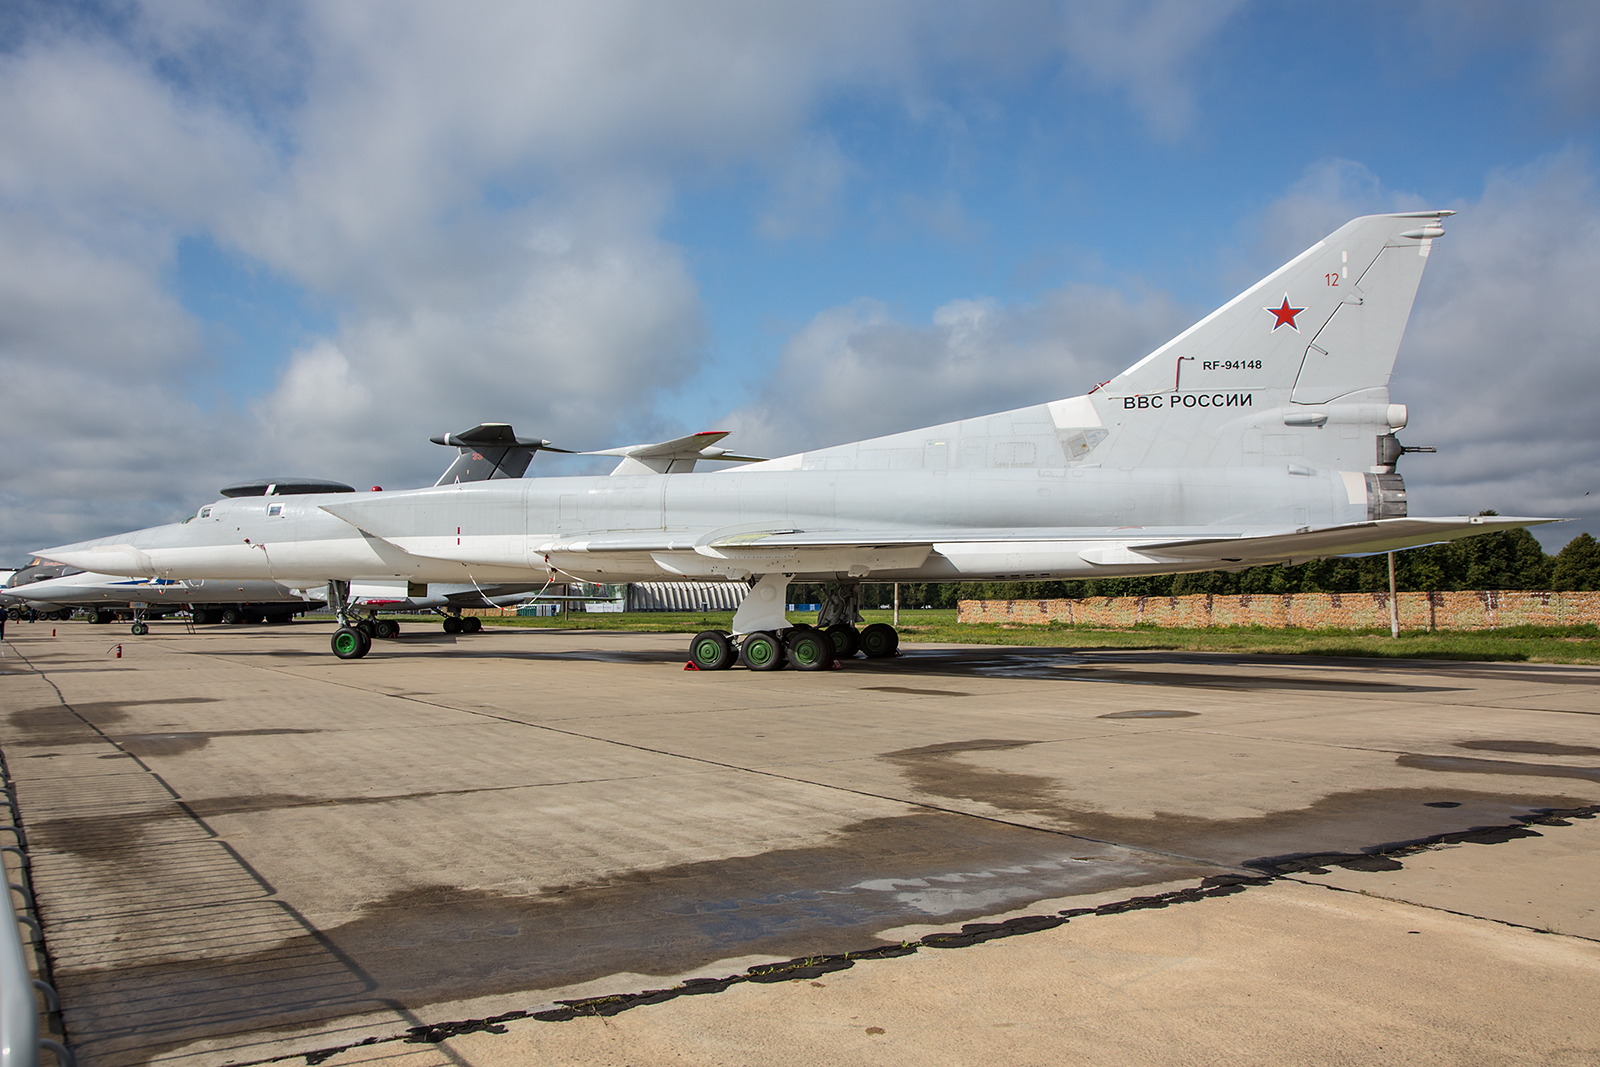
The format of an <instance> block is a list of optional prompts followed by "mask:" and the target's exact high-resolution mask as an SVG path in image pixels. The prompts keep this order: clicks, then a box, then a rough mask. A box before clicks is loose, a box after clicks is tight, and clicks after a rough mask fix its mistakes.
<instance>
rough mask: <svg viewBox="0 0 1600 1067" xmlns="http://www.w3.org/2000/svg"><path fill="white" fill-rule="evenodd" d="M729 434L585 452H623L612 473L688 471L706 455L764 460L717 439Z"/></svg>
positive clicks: (707, 433)
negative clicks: (735, 450) (723, 445)
mask: <svg viewBox="0 0 1600 1067" xmlns="http://www.w3.org/2000/svg"><path fill="white" fill-rule="evenodd" d="M726 436H728V431H727V430H701V431H700V432H699V433H692V434H690V435H689V436H687V437H675V438H673V439H672V440H670V441H656V442H654V443H652V444H641V445H623V446H622V447H620V448H602V449H598V450H596V451H594V452H583V453H580V455H585V456H621V457H622V462H621V463H619V464H617V467H616V469H615V470H613V471H612V472H611V473H612V474H688V473H689V472H690V471H692V470H694V465H695V464H696V463H698V462H699V461H700V460H702V459H715V460H721V461H723V462H726V463H761V462H764V460H763V459H762V458H761V457H760V456H741V455H738V454H736V453H733V452H730V451H728V450H727V449H725V448H719V447H717V442H718V441H721V440H722V439H723V438H724V437H726Z"/></svg>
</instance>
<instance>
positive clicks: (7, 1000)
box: [0, 877, 39, 1067]
mask: <svg viewBox="0 0 1600 1067" xmlns="http://www.w3.org/2000/svg"><path fill="white" fill-rule="evenodd" d="M6 881H7V883H8V884H7V886H6V891H5V897H6V908H5V911H4V912H3V913H0V1067H39V1003H38V1001H36V1000H35V999H34V996H33V979H32V978H31V977H30V976H29V974H28V959H27V957H26V956H25V955H24V954H23V952H24V950H23V947H22V934H21V933H20V932H19V926H18V923H17V911H16V908H15V907H14V906H13V905H12V903H11V894H12V892H13V890H12V888H11V886H10V884H9V882H10V879H9V877H8V878H7V879H6Z"/></svg>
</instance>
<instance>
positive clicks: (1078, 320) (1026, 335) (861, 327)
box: [721, 286, 1197, 455]
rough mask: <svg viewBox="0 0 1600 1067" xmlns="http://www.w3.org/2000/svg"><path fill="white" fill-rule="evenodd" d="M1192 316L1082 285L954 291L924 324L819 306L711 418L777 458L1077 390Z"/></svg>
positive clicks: (1161, 301)
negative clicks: (748, 386) (761, 377)
mask: <svg viewBox="0 0 1600 1067" xmlns="http://www.w3.org/2000/svg"><path fill="white" fill-rule="evenodd" d="M1196 317H1197V316H1195V315H1192V314H1190V313H1189V312H1188V311H1187V310H1185V309H1182V308H1179V307H1176V306H1175V305H1173V304H1172V302H1171V301H1169V300H1168V299H1166V298H1165V297H1164V296H1161V295H1159V294H1146V295H1140V296H1137V297H1135V298H1129V297H1128V296H1127V295H1125V294H1123V293H1121V292H1118V291H1116V290H1113V289H1103V288H1096V287H1090V286H1069V287H1067V288H1064V289H1060V290H1057V291H1055V292H1052V293H1049V294H1047V295H1046V296H1045V297H1044V298H1042V299H1041V300H1039V301H1038V302H1036V303H1030V304H1022V305H1015V306H1009V307H1007V306H1002V305H1000V304H998V303H997V302H995V301H992V300H955V301H951V302H949V303H947V304H945V305H944V306H942V307H940V308H938V309H937V310H936V311H935V312H934V314H933V321H932V322H931V323H929V324H928V325H925V326H912V325H907V324H904V323H899V322H895V321H894V320H893V319H892V318H891V317H890V316H889V313H888V310H887V308H885V307H884V305H882V304H881V303H877V302H875V301H859V302H857V303H854V304H850V305H846V306H842V307H834V308H829V309H827V310H825V311H823V312H821V313H820V314H818V315H817V316H816V317H815V318H814V319H813V320H812V321H811V322H810V323H809V324H808V325H807V326H806V327H805V328H804V329H802V330H801V331H800V332H799V333H797V334H796V335H795V336H794V337H793V338H792V339H791V340H790V341H789V343H788V345H787V346H786V347H785V348H784V351H783V355H782V359H781V361H780V363H779V366H778V369H777V372H776V374H774V376H773V377H772V379H771V380H770V381H769V382H768V384H767V385H766V387H765V389H764V390H763V392H762V395H761V396H760V398H759V399H758V400H757V401H756V402H754V403H753V404H750V405H748V406H746V407H744V408H741V409H740V410H738V411H736V412H733V413H732V414H731V415H730V416H729V417H728V418H727V419H725V420H723V421H722V423H721V425H723V426H725V427H730V428H732V429H734V430H736V431H737V433H738V436H737V439H736V440H737V446H738V447H739V448H741V449H745V450H749V451H752V452H756V453H758V454H770V455H777V454H782V453H786V452H794V451H800V450H803V449H808V448H818V447H822V446H825V445H832V444H839V443H841V442H845V441H857V440H861V439H863V438H866V437H872V436H876V435H878V434H884V433H892V432H895V431H899V430H908V429H912V428H914V427H917V426H925V425H930V424H933V423H938V422H943V421H947V420H950V419H958V418H966V417H970V416H973V415H980V414H984V413H986V412H991V411H1002V410H1006V409H1008V408H1014V407H1020V406H1022V405H1025V404H1038V403H1042V402H1044V401H1047V400H1057V399H1060V398H1062V397H1067V396H1076V395H1078V394H1080V393H1085V392H1088V391H1089V390H1090V389H1092V388H1094V386H1095V385H1096V384H1097V383H1099V382H1102V381H1105V380H1106V379H1108V378H1110V377H1111V376H1112V375H1114V374H1116V373H1117V372H1118V371H1120V370H1122V369H1123V368H1124V367H1126V366H1129V365H1131V364H1132V363H1134V362H1135V361H1136V360H1138V359H1139V358H1141V357H1142V356H1144V355H1145V354H1146V353H1148V352H1150V351H1151V350H1152V349H1154V348H1155V347H1156V346H1157V345H1159V344H1161V343H1162V342H1163V341H1166V340H1167V339H1168V338H1170V337H1172V336H1174V335H1175V334H1177V333H1178V331H1179V330H1181V329H1183V327H1185V326H1187V325H1188V324H1189V323H1190V322H1192V321H1193V320H1194V318H1196Z"/></svg>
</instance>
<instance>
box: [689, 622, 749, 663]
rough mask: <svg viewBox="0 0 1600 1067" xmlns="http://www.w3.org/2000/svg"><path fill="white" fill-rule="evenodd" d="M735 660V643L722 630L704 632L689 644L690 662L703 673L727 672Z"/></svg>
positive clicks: (695, 636) (736, 657) (696, 635)
mask: <svg viewBox="0 0 1600 1067" xmlns="http://www.w3.org/2000/svg"><path fill="white" fill-rule="evenodd" d="M735 659H738V654H737V653H736V652H734V650H733V642H732V641H730V640H728V635H727V634H725V633H723V632H722V631H721V630H703V631H701V632H700V633H697V634H695V635H694V640H693V641H691V642H689V661H690V662H691V663H693V664H694V665H695V666H696V667H699V668H700V669H701V670H703V671H725V670H727V669H728V668H729V667H731V666H733V661H734V660H735Z"/></svg>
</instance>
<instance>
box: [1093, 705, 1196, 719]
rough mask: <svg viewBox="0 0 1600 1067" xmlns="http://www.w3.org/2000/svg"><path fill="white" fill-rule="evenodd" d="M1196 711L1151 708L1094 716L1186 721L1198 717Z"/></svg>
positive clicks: (1098, 717) (1101, 717) (1099, 717)
mask: <svg viewBox="0 0 1600 1067" xmlns="http://www.w3.org/2000/svg"><path fill="white" fill-rule="evenodd" d="M1199 714H1200V713H1199V712H1198V711H1164V710H1162V709H1159V708H1152V709H1150V710H1149V711H1110V712H1107V713H1106V714H1104V715H1096V716H1095V718H1097V719H1188V718H1192V717H1193V716H1196V715H1199Z"/></svg>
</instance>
